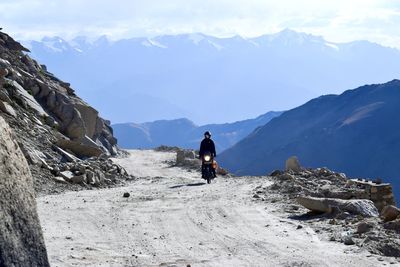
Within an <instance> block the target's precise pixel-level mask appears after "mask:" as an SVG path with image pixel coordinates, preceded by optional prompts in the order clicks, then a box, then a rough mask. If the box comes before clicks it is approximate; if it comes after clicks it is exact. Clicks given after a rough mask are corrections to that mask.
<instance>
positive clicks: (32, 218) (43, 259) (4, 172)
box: [0, 116, 49, 267]
mask: <svg viewBox="0 0 400 267" xmlns="http://www.w3.org/2000/svg"><path fill="white" fill-rule="evenodd" d="M0 137H1V142H0V162H1V163H0V266H37V267H46V266H49V263H48V259H47V252H46V248H45V245H44V240H43V236H42V230H41V227H40V224H39V218H38V215H37V211H36V200H35V194H34V190H33V182H32V176H31V173H30V170H29V167H28V163H27V162H26V159H25V158H24V155H23V154H22V152H21V150H20V149H19V147H18V144H17V142H16V141H15V138H14V136H13V135H12V133H11V129H10V127H9V126H8V125H7V123H6V122H5V120H4V119H3V118H2V117H1V116H0Z"/></svg>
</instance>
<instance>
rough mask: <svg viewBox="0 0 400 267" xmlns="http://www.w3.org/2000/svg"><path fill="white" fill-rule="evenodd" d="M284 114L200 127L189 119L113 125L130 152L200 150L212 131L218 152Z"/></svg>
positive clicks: (271, 114) (120, 141)
mask: <svg viewBox="0 0 400 267" xmlns="http://www.w3.org/2000/svg"><path fill="white" fill-rule="evenodd" d="M281 113H282V112H274V111H271V112H268V113H266V114H263V115H261V116H259V117H257V118H255V119H249V120H244V121H238V122H234V123H225V124H208V125H203V126H197V125H195V124H194V123H193V122H192V121H190V120H188V119H176V120H159V121H154V122H147V123H121V124H114V125H112V127H113V129H114V134H115V136H116V137H117V139H118V144H119V145H120V146H121V147H123V148H127V149H132V148H155V147H158V146H161V145H168V146H178V147H183V148H193V149H198V148H199V145H200V141H201V140H202V138H203V134H204V132H205V131H211V133H212V135H213V139H214V141H215V143H216V148H217V151H218V152H221V151H223V150H225V149H227V148H229V147H231V146H232V145H234V144H236V143H237V142H238V141H239V140H241V139H243V138H244V137H246V136H247V135H248V134H250V133H251V132H252V131H253V130H255V129H256V128H257V127H259V126H262V125H265V124H266V123H267V122H269V121H270V120H271V119H273V118H275V117H278V116H279V115H280V114H281Z"/></svg>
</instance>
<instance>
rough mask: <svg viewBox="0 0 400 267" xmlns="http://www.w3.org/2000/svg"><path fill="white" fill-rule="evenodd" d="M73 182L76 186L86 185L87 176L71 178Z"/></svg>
mask: <svg viewBox="0 0 400 267" xmlns="http://www.w3.org/2000/svg"><path fill="white" fill-rule="evenodd" d="M71 182H72V183H74V184H83V183H86V174H81V175H76V176H73V177H72V178H71Z"/></svg>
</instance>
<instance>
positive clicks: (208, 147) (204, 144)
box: [199, 138, 217, 157]
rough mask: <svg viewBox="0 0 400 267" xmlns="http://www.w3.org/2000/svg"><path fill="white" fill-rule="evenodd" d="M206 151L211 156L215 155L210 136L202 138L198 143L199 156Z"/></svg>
mask: <svg viewBox="0 0 400 267" xmlns="http://www.w3.org/2000/svg"><path fill="white" fill-rule="evenodd" d="M206 152H210V153H211V155H212V156H213V157H216V156H217V153H216V152H215V145H214V141H213V140H211V139H210V138H204V139H203V141H201V144H200V152H199V155H200V157H202V156H203V155H204V153H206Z"/></svg>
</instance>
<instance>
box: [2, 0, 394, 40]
mask: <svg viewBox="0 0 400 267" xmlns="http://www.w3.org/2000/svg"><path fill="white" fill-rule="evenodd" d="M2 1H4V0H0V21H2V23H3V24H2V27H4V28H5V31H7V32H10V33H11V34H13V35H14V36H16V37H17V38H21V39H27V38H28V39H31V38H35V39H38V38H41V37H42V36H44V35H59V36H62V37H65V38H71V37H73V36H76V35H91V36H94V35H102V34H107V35H109V36H110V37H112V38H114V39H119V38H125V37H132V36H154V35H158V34H177V33H191V32H203V33H206V34H212V35H217V36H227V35H234V34H240V35H243V36H246V37H250V36H257V35H261V34H265V33H272V32H276V31H279V30H281V29H283V28H286V27H289V28H293V29H296V30H301V31H305V32H310V33H314V34H319V35H323V36H325V37H326V38H327V39H328V40H330V41H351V40H355V39H368V40H371V41H375V42H379V43H383V44H386V45H390V46H397V47H400V27H398V25H400V24H399V23H400V1H389V0H351V1H349V0H335V1H322V0H302V1H300V0H299V1H294V0H280V1H279V2H278V1H275V0H114V1H109V0H63V1H59V0H13V1H8V2H2Z"/></svg>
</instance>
